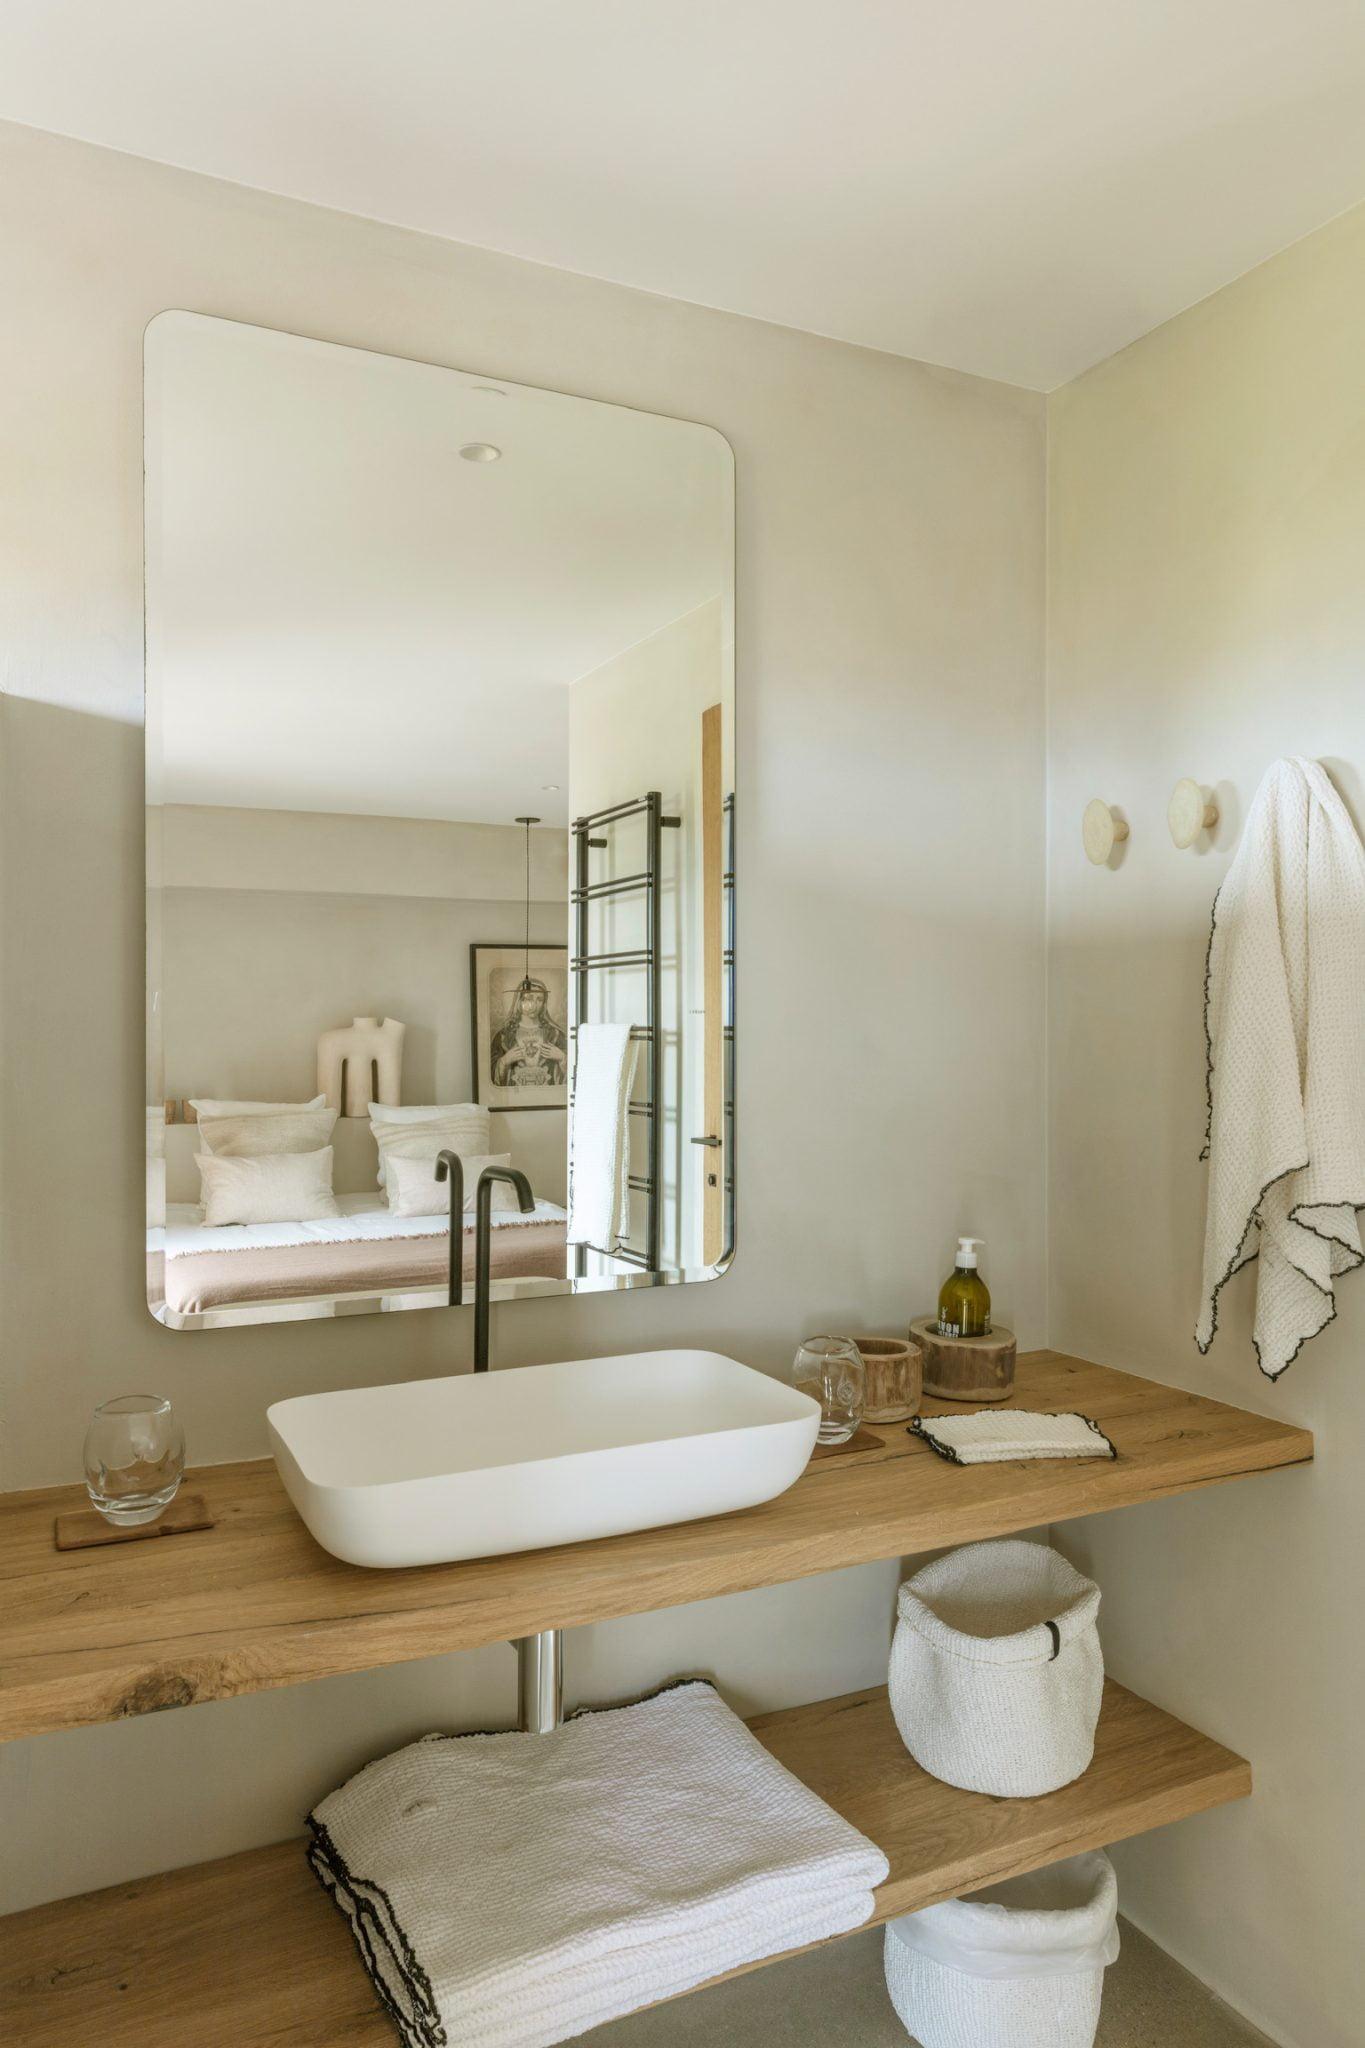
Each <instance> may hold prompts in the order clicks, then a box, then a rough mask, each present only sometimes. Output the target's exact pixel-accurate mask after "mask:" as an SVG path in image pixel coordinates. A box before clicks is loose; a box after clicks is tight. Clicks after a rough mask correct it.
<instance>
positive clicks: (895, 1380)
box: [853, 1337, 924, 1422]
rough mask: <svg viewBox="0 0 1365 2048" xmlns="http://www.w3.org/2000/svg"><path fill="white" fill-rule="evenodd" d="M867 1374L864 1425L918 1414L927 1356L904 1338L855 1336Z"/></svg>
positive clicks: (900, 1420)
mask: <svg viewBox="0 0 1365 2048" xmlns="http://www.w3.org/2000/svg"><path fill="white" fill-rule="evenodd" d="M853 1341H854V1343H855V1344H856V1345H857V1347H858V1350H859V1353H860V1354H861V1357H862V1361H863V1368H864V1370H865V1372H866V1374H867V1399H866V1401H865V1403H864V1406H863V1421H864V1422H902V1421H906V1420H908V1419H909V1417H910V1416H912V1415H918V1414H919V1404H920V1393H921V1389H922V1386H923V1380H924V1353H923V1352H922V1351H921V1350H920V1347H919V1345H918V1344H907V1343H906V1341H905V1339H904V1338H903V1337H855V1338H854V1340H853Z"/></svg>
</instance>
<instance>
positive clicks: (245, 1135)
mask: <svg viewBox="0 0 1365 2048" xmlns="http://www.w3.org/2000/svg"><path fill="white" fill-rule="evenodd" d="M336 1120H337V1113H336V1111H335V1110H334V1109H286V1110H274V1111H272V1112H271V1113H270V1114H268V1115H263V1116H217V1117H208V1118H204V1117H200V1119H199V1135H200V1138H201V1139H202V1140H203V1145H204V1150H205V1151H206V1152H212V1153H214V1154H215V1156H216V1157H217V1158H219V1159H253V1158H257V1157H259V1156H260V1155H261V1154H263V1153H268V1152H318V1151H320V1150H321V1149H322V1147H323V1146H324V1145H325V1144H326V1143H327V1140H328V1139H329V1138H330V1137H331V1135H332V1129H333V1126H334V1125H335V1123H336Z"/></svg>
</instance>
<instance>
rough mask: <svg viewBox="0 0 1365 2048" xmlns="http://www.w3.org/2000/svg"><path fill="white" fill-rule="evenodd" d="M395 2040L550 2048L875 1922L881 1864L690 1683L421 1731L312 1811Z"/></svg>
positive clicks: (326, 1869) (711, 1692)
mask: <svg viewBox="0 0 1365 2048" xmlns="http://www.w3.org/2000/svg"><path fill="white" fill-rule="evenodd" d="M310 1818H311V1825H312V1827H313V1834H314V1839H313V1843H312V1847H311V1849H310V1852H309V1853H310V1858H311V1860H312V1863H313V1868H314V1869H315V1871H316V1872H317V1874H318V1876H319V1877H320V1878H321V1880H322V1882H323V1883H324V1884H325V1885H326V1886H328V1888H329V1889H330V1890H331V1891H332V1893H333V1896H334V1898H335V1899H336V1902H337V1904H338V1905H339V1906H340V1907H341V1908H342V1910H343V1912H345V1913H346V1915H347V1917H348V1919H349V1920H350V1922H351V1926H352V1929H353V1931H354V1933H355V1935H356V1941H357V1946H358V1947H359V1949H360V1952H361V1957H362V1959H363V1961H364V1963H365V1966H366V1968H367V1969H368V1970H369V1972H370V1975H371V1977H372V1978H373V1980H374V1982H375V1986H376V1989H377V1990H378V1991H379V1994H380V1997H381V1998H382V1999H383V2001H384V2003H385V2005H386V2006H387V2008H388V2010H389V2012H390V2014H391V2015H392V2017H393V2018H394V2020H395V2021H396V2023H397V2025H398V2030H399V2033H400V2034H401V2036H402V2038H403V2040H404V2042H405V2043H407V2044H408V2048H444V2044H446V2043H449V2044H451V2048H456V2044H458V2048H549V2044H551V2043H553V2042H558V2041H565V2040H569V2039H570V2038H572V2037H573V2036H574V2035H577V2034H581V2033H583V2032H585V2031H586V2030H587V2029H588V2028H590V2027H595V2026H600V2025H602V2024H604V2023H605V2022H606V2021H607V2020H611V2019H615V2018H617V2017H619V2016H620V2015H621V2014H623V2013H627V2012H633V2011H635V2010H637V2009H638V2008H639V2007H641V2006H644V2005H650V2004H653V2003H654V2002H656V2001H657V2000H660V1999H664V1998H670V1997H674V1996H676V1995H677V1994H679V1993H680V1992H683V1991H688V1990H691V1989H692V1987H693V1986H694V1985H696V1984H699V1983H702V1982H704V1981H705V1980H706V1979H707V1978H708V1977H714V1976H718V1975H719V1974H720V1973H721V1972H723V1971H725V1970H733V1969H738V1968H740V1967H742V1966H743V1965H744V1964H745V1963H752V1962H758V1961H760V1960H762V1959H763V1958H764V1957H766V1956H770V1955H776V1954H778V1953H780V1952H781V1951H782V1950H784V1949H788V1948H795V1947H799V1946H801V1945H803V1944H805V1943H808V1942H814V1941H820V1940H823V1939H825V1938H826V1937H828V1936H830V1935H834V1934H843V1933H847V1932H848V1931H849V1930H850V1929H852V1928H854V1927H860V1926H862V1925H863V1923H864V1922H865V1921H866V1920H868V1919H869V1918H870V1917H871V1913H872V1904H873V1901H872V1891H873V1888H874V1886H876V1885H878V1884H880V1883H881V1882H882V1881H883V1880H884V1879H885V1877H886V1875H887V1863H886V1858H885V1857H884V1856H883V1855H882V1853H881V1851H880V1850H879V1849H877V1848H875V1847H874V1845H873V1844H872V1843H871V1842H869V1841H867V1840H866V1839H865V1838H864V1837H863V1836H862V1835H860V1834H859V1833H858V1832H857V1830H856V1829H854V1828H852V1827H850V1826H849V1824H848V1822H847V1821H845V1820H843V1819H841V1818H840V1816H839V1815H838V1814H836V1813H834V1812H833V1811H831V1809H830V1808H829V1807H828V1806H826V1805H825V1803H824V1801H823V1800H821V1799H819V1798H817V1797H816V1795H815V1793H813V1792H811V1791H810V1790H809V1789H808V1788H807V1787H806V1786H805V1785H802V1784H801V1783H800V1782H799V1781H798V1780H797V1779H795V1778H793V1777H792V1776H791V1774H790V1773H789V1772H788V1771H786V1770H785V1769H784V1768H783V1767H782V1765H781V1764H779V1763H777V1762H776V1761H775V1760H774V1759H773V1758H772V1757H771V1756H769V1755H768V1752H767V1751H766V1750H765V1749H764V1748H763V1746H762V1744H761V1743H760V1742H759V1741H758V1739H757V1737H756V1736H754V1735H752V1734H751V1733H750V1731H749V1730H748V1729H747V1728H746V1727H745V1726H744V1723H743V1722H742V1721H741V1720H739V1719H738V1718H737V1716H736V1715H734V1714H732V1713H731V1711H730V1709H729V1708H728V1707H727V1706H726V1705H725V1704H724V1702H723V1701H722V1700H721V1698H720V1697H719V1695H718V1694H717V1693H716V1691H715V1689H714V1688H713V1687H712V1686H710V1685H708V1684H706V1683H704V1682H702V1681H700V1680H696V1681H689V1682H688V1683H686V1684H683V1685H678V1686H674V1687H672V1688H671V1689H670V1690H669V1691H667V1692H664V1693H660V1694H658V1695H656V1696H655V1697H654V1698H653V1699H649V1700H644V1701H641V1702H640V1703H639V1704H638V1705H635V1706H630V1707H619V1708H615V1709H612V1710H609V1711H607V1712H604V1713H595V1714H585V1715H582V1716H580V1717H579V1718H578V1719H577V1720H574V1721H570V1722H567V1723H566V1724H565V1726H564V1727H562V1728H557V1729H556V1730H555V1731H554V1732H553V1733H552V1734H550V1735H522V1734H512V1735H457V1736H439V1735H433V1736H428V1737H427V1738H426V1739H425V1741H422V1742H417V1743H414V1744H412V1745H411V1746H410V1747H409V1748H407V1749H402V1750H399V1751H398V1752H397V1753H396V1754H395V1755H393V1756H389V1757H385V1758H383V1759H382V1761H380V1762H379V1763H374V1764H371V1765H369V1766H368V1768H367V1769H365V1770H363V1771H361V1772H360V1773H359V1774H358V1775H357V1776H356V1777H354V1778H352V1779H351V1780H350V1782H349V1783H348V1784H346V1785H343V1786H342V1787H341V1789H340V1791H338V1792H334V1793H333V1794H332V1795H331V1797H330V1798H328V1799H325V1800H323V1802H322V1804H321V1805H320V1806H319V1807H318V1809H317V1811H316V1812H315V1813H314V1814H313V1815H312V1816H311V1817H310Z"/></svg>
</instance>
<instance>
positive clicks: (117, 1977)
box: [0, 1685, 1251, 2048]
mask: <svg viewBox="0 0 1365 2048" xmlns="http://www.w3.org/2000/svg"><path fill="white" fill-rule="evenodd" d="M750 1725H751V1727H752V1728H753V1729H754V1732H755V1733H756V1734H757V1735H758V1736H759V1737H760V1739H761V1740H762V1741H763V1743H764V1744H765V1745H766V1746H767V1748H768V1749H770V1750H771V1751H772V1753H773V1755H774V1756H776V1757H778V1758H779V1759H780V1761H781V1762H782V1763H784V1764H786V1766H787V1768H788V1769H789V1770H790V1771H792V1772H794V1773H795V1775H796V1776H797V1777H798V1778H801V1779H803V1780H804V1781H805V1783H806V1784H808V1785H810V1786H811V1787H813V1789H814V1790H815V1791H817V1792H818V1793H819V1794H820V1795H821V1797H822V1798H824V1799H826V1800H827V1801H828V1802H829V1804H830V1805H831V1806H832V1807H834V1808H835V1809H836V1811H837V1812H839V1813H842V1814H843V1815H844V1816H845V1817H846V1819H848V1820H850V1821H852V1823H853V1825H854V1826H855V1827H857V1828H861V1830H862V1831H863V1833H864V1834H865V1835H867V1836H868V1837H869V1838H870V1839H871V1840H872V1841H874V1842H876V1843H878V1844H879V1845H880V1847H881V1848H882V1849H883V1850H884V1851H885V1853H886V1857H887V1861H888V1862H889V1863H890V1865H891V1875H890V1877H889V1878H888V1879H887V1881H886V1883H885V1884H884V1885H883V1886H882V1887H881V1889H880V1890H879V1891H878V1893H877V1895H876V1910H875V1913H874V1915H873V1921H874V1922H876V1921H881V1920H889V1919H891V1918H892V1917H893V1916H894V1915H896V1914H898V1913H908V1912H913V1911H914V1910H915V1909H916V1908H917V1907H919V1906H929V1905H932V1904H933V1903H934V1902H935V1900H937V1899H946V1898H953V1897H955V1896H956V1895H957V1894H958V1893H959V1892H964V1891H973V1890H976V1889H978V1888H979V1887H980V1886H981V1885H985V1884H994V1883H997V1882H998V1881H999V1880H1000V1879H1001V1878H1005V1877H1012V1876H1016V1875H1017V1874H1018V1873H1019V1872H1021V1871H1024V1870H1035V1869H1037V1868H1038V1867H1039V1866H1040V1865H1041V1864H1044V1863H1052V1862H1054V1861H1055V1860H1056V1859H1057V1858H1058V1857H1059V1856H1069V1855H1072V1854H1074V1853H1075V1852H1076V1851H1078V1850H1081V1849H1093V1848H1096V1847H1098V1846H1100V1845H1101V1844H1102V1843H1105V1842H1115V1841H1119V1840H1120V1839H1121V1838H1122V1837H1123V1836H1125V1835H1132V1834H1138V1833H1140V1832H1142V1831H1143V1830H1144V1829H1147V1828H1153V1827H1158V1826H1160V1825H1161V1823H1162V1822H1164V1821H1170V1820H1179V1819H1181V1818H1182V1817H1183V1816H1185V1815H1186V1814H1191V1813H1198V1812H1200V1811H1202V1810H1203V1809H1204V1808H1206V1807H1210V1806H1218V1805H1220V1804H1222V1803H1223V1802H1224V1801H1225V1800H1230V1799H1241V1798H1244V1797H1245V1796H1246V1794H1247V1793H1248V1792H1249V1791H1250V1790H1251V1772H1250V1770H1249V1768H1248V1766H1247V1765H1246V1764H1245V1763H1243V1761H1242V1759H1241V1758H1240V1757H1237V1756H1234V1755H1233V1754H1232V1753H1231V1751H1229V1750H1226V1749H1220V1748H1219V1746H1218V1744H1217V1743H1216V1742H1210V1741H1209V1740H1208V1739H1207V1737H1205V1736H1203V1735H1196V1734H1195V1733H1194V1731H1193V1730H1192V1729H1189V1728H1186V1727H1183V1726H1182V1725H1181V1723H1180V1722H1179V1721H1174V1720H1172V1719H1171V1717H1170V1715H1169V1714H1163V1713H1162V1712H1161V1711H1160V1710H1159V1709H1158V1708H1156V1707H1152V1706H1148V1705H1147V1703H1146V1702H1145V1701H1144V1700H1140V1699H1136V1698H1135V1697H1134V1696H1133V1694H1132V1693H1129V1692H1125V1691H1124V1690H1123V1689H1122V1687H1121V1686H1117V1685H1109V1686H1107V1687H1106V1689H1105V1701H1104V1711H1103V1713H1102V1715H1101V1717H1100V1725H1099V1730H1098V1734H1097V1738H1096V1744H1095V1761H1094V1763H1093V1764H1092V1765H1091V1767H1090V1769H1089V1770H1088V1771H1087V1772H1086V1774H1085V1776H1084V1777H1083V1778H1080V1779H1078V1780H1077V1782H1076V1783H1075V1784H1074V1785H1068V1786H1066V1787H1065V1788H1064V1789H1063V1790H1062V1791H1060V1792H1053V1793H1050V1794H1049V1795H1048V1796H1047V1797H1046V1798H1044V1799H987V1798H984V1797H983V1796H981V1795H980V1794H979V1793H975V1792H955V1791H953V1790H952V1789H951V1788H950V1787H949V1786H947V1785H940V1784H938V1783H937V1782H936V1781H935V1780H934V1779H933V1778H929V1777H926V1776H925V1774H924V1772H923V1771H921V1770H919V1769H918V1768H917V1767H916V1765H914V1764H913V1763H912V1762H911V1761H910V1759H909V1757H908V1756H907V1755H906V1753H905V1750H904V1748H903V1747H902V1744H901V1740H900V1737H899V1736H898V1735H897V1733H896V1729H895V1724H894V1722H893V1721H892V1719H891V1714H890V1710H889V1708H888V1706H887V1702H886V1694H885V1693H884V1692H870V1693H851V1694H849V1695H848V1697H847V1698H845V1699H837V1700H824V1701H822V1702H821V1703H820V1704H819V1705H818V1706H813V1707H796V1708H794V1709H792V1710H790V1711H788V1712H786V1713H781V1714H763V1715H760V1717H759V1718H758V1719H757V1720H756V1721H753V1722H751V1723H750ZM528 1739H533V1738H528ZM773 1960H777V1959H776V1958H774V1959H773ZM394 2039H395V2036H394V2031H393V2028H392V2026H391V2025H390V2023H389V2021H388V2020H387V2019H386V2018H385V2016H384V2014H383V2012H382V2011H381V2010H380V2008H379V2005H378V2003H377V2001H376V1999H375V1995H374V1990H373V1987H372V1986H371V1984H370V1980H369V1978H368V1977H367V1976H366V1975H365V1972H364V1971H363V1970H362V1968H361V1966H360V1962H359V1960H358V1958H357V1956H356V1953H355V1946H354V1943H353V1942H352V1939H351V1935H350V1932H349V1930H348V1928H347V1927H346V1925H345V1923H344V1922H343V1920H342V1917H341V1915H340V1914H339V1913H338V1912H337V1910H336V1908H335V1907H334V1906H333V1905H332V1904H331V1903H330V1901H329V1900H328V1899H327V1898H326V1897H325V1896H324V1894H323V1892H322V1888H321V1886H320V1885H319V1884H318V1883H317V1880H316V1879H315V1878H314V1877H313V1875H312V1872H311V1871H310V1870H309V1869H308V1867H307V1864H306V1863H305V1861H304V1854H303V1845H302V1844H301V1843H300V1842H282V1843H280V1844H278V1846H276V1847H275V1848H272V1849H251V1850H248V1851H247V1853H246V1854H245V1855H241V1856H227V1857H224V1858H223V1859H222V1860H221V1861H220V1862H217V1863H204V1864H201V1865H199V1867H198V1868H197V1869H193V1870H177V1871H171V1872H169V1873H168V1874H167V1875H165V1876H164V1877H153V1878H148V1879H147V1880H146V1881H145V1882H143V1883H140V1884H128V1885H116V1886H113V1887H112V1888H111V1889H110V1890H108V1891H103V1892H91V1893H89V1894H88V1895H87V1896H86V1897H85V1898H80V1899H64V1900H62V1901H60V1902H59V1903H58V1904H56V1905H53V1906H39V1907H36V1908H35V1909H34V1910H33V1911H32V1912H29V1913H20V1914H16V1915H15V1916H14V1918H13V1919H11V1920H9V1921H7V1922H5V1923H4V1924H3V1931H2V1932H0V2040H3V2041H4V2043H5V2048H94V2044H98V2048H184V2044H185V2043H187V2042H192V2043H193V2048H267V2044H270V2048H285V2044H288V2048H342V2044H343V2043H344V2044H345V2048H393V2043H394Z"/></svg>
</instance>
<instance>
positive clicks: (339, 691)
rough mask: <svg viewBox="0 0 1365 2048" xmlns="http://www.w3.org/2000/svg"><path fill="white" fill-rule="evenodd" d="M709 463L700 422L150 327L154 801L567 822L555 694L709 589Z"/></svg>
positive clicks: (217, 323) (319, 347)
mask: <svg viewBox="0 0 1365 2048" xmlns="http://www.w3.org/2000/svg"><path fill="white" fill-rule="evenodd" d="M477 443H491V444H492V445H494V446H496V447H498V448H500V449H501V451H502V454H501V459H500V460H499V461H497V462H490V463H479V462H469V461H465V460H463V459H462V458H461V456H460V449H461V447H462V446H465V445H468V444H477ZM731 471H732V463H731V457H730V451H729V448H728V447H727V445H726V444H725V442H724V441H723V440H722V439H721V437H720V435H719V434H716V433H714V432H712V430H711V429H710V428H709V427H701V426H691V425H688V424H686V423H685V422H682V421H678V420H669V419H660V418H656V417H655V416H654V415H652V414H650V413H642V412H633V411H630V410H628V409H627V408H626V407H624V406H617V405H598V404H595V403H593V402H592V401H591V400H588V399H582V398H568V397H564V396H562V395H561V394H560V393H558V392H550V391H535V390H528V389H527V388H526V387H525V386H520V385H515V384H501V385H497V384H494V383H493V382H492V381H491V380H490V379H487V378H482V377H475V376H467V375H463V374H461V373H460V372H458V371H454V370H445V369H438V368H435V367H433V366H431V365H429V364H425V363H410V362H404V361H401V360H399V359H398V358H396V357H392V356H380V355H371V354H369V353H367V352H366V351H365V350H363V349H348V348H336V347H333V346H332V345H330V344H329V343H326V342H318V341H306V340H302V339H300V338H299V337H298V336H295V335H288V334H274V333H271V332H269V331H267V330H266V329H264V328H259V327H246V326H239V325H236V324H234V323H233V322H231V321H226V320H210V319H205V318H203V317H201V316H199V315H197V314H193V313H168V314H163V315H162V317H161V318H160V319H159V320H156V321H154V322H153V323H152V326H151V327H150V328H149V329H148V335H147V507H148V530H147V675H148V724H149V770H150V775H149V787H150V791H151V794H152V797H153V800H163V801H166V802H171V803H180V804H215V805H219V804H222V805H236V806H243V807H247V808H265V809H286V810H315V811H342V812H346V811H351V812H357V811H358V812H365V813H369V814H373V815H382V816H390V817H404V818H447V819H459V820H465V821H468V822H472V823H484V824H504V823H507V822H509V821H510V820H512V819H513V818H515V817H516V816H518V814H520V813H526V812H529V813H532V814H535V815H537V816H539V817H541V818H542V819H543V820H544V821H545V822H546V824H561V823H563V822H565V820H566V819H567V814H568V801H569V799H568V782H569V774H568V768H569V685H570V684H572V683H573V682H575V681H576V680H577V679H578V678H579V677H580V676H583V675H587V674H589V673H591V672H592V671H593V670H594V669H597V668H600V667H601V666H602V664H603V663H604V662H607V661H609V660H611V659H612V657H613V656H614V655H617V654H620V653H621V652H622V651H623V650H624V649H626V648H627V647H632V646H634V645H635V644H636V643H637V642H638V641H640V640H643V639H645V638H646V637H647V636H648V635H650V634H651V633H656V632H658V631H659V629H660V628H661V627H663V626H666V625H669V624H671V623H672V622H673V621H674V620H675V619H678V618H681V617H682V616H683V615H684V614H685V613H687V612H690V611H693V610H695V609H696V607H697V606H698V605H700V604H704V603H706V602H707V601H708V600H709V599H712V598H715V597H717V596H728V593H729V589H730V570H731V564H732V561H733V542H732V531H731V509H730V501H731ZM550 783H554V784H558V785H559V786H558V788H557V789H547V788H546V787H545V786H544V785H546V784H550Z"/></svg>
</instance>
